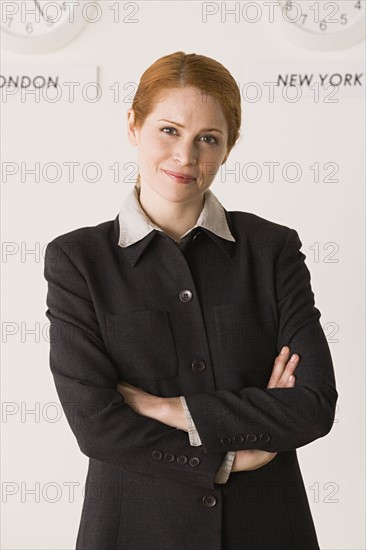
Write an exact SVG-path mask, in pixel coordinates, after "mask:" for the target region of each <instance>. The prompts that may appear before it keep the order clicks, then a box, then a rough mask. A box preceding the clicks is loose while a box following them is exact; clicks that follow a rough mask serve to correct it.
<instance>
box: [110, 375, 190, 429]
mask: <svg viewBox="0 0 366 550" xmlns="http://www.w3.org/2000/svg"><path fill="white" fill-rule="evenodd" d="M117 390H118V391H119V393H120V394H121V395H122V396H123V397H124V399H125V403H126V404H127V405H129V406H130V407H131V408H132V409H133V410H134V411H135V412H137V413H138V414H141V415H142V416H147V417H148V418H152V419H153V420H157V421H158V422H162V423H163V424H166V425H167V426H171V427H172V428H179V429H180V430H184V431H186V432H188V422H187V417H186V414H185V412H184V409H183V405H182V403H181V400H180V397H159V396H157V395H153V394H152V393H148V392H147V391H145V390H144V389H142V388H139V387H138V386H132V385H131V384H128V382H122V381H121V382H119V383H118V384H117Z"/></svg>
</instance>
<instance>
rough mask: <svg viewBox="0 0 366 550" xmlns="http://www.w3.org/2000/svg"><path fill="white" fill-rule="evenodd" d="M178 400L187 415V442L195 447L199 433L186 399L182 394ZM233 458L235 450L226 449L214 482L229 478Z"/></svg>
mask: <svg viewBox="0 0 366 550" xmlns="http://www.w3.org/2000/svg"><path fill="white" fill-rule="evenodd" d="M180 400H181V402H182V406H183V410H184V412H185V415H186V417H187V423H188V436H189V442H190V444H191V445H192V446H193V447H197V446H199V445H202V441H201V438H200V435H199V433H198V431H197V428H196V426H195V425H194V422H193V419H192V417H191V414H190V412H189V409H188V407H187V403H186V400H185V398H184V395H181V396H180ZM234 459H235V451H228V452H227V453H226V455H225V458H224V460H223V463H222V464H221V467H220V469H219V470H218V471H217V473H216V476H215V483H226V482H227V480H228V479H229V476H230V474H231V470H232V467H233V463H234Z"/></svg>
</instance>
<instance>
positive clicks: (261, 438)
mask: <svg viewBox="0 0 366 550" xmlns="http://www.w3.org/2000/svg"><path fill="white" fill-rule="evenodd" d="M259 439H260V440H261V441H264V442H265V443H267V442H268V441H269V440H270V439H271V436H270V435H269V434H267V433H264V434H260V436H259Z"/></svg>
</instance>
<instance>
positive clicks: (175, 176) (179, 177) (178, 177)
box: [163, 170, 196, 183]
mask: <svg viewBox="0 0 366 550" xmlns="http://www.w3.org/2000/svg"><path fill="white" fill-rule="evenodd" d="M163 172H165V174H166V175H167V176H169V177H170V178H171V179H172V180H174V181H177V182H179V183H189V182H190V181H195V180H196V178H195V177H193V176H190V175H189V174H180V173H179V172H171V171H170V170H163Z"/></svg>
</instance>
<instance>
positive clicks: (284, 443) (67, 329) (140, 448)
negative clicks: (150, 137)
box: [45, 211, 337, 550]
mask: <svg viewBox="0 0 366 550" xmlns="http://www.w3.org/2000/svg"><path fill="white" fill-rule="evenodd" d="M225 214H226V217H227V221H228V224H229V227H230V230H231V232H232V234H233V235H234V236H235V239H236V242H230V241H227V240H225V239H222V238H220V237H218V236H217V235H215V234H214V233H212V232H210V231H209V230H207V229H205V228H195V229H194V230H192V232H191V233H190V235H189V239H188V242H187V245H186V247H185V249H184V251H183V250H181V249H180V248H179V247H178V246H177V244H176V243H175V242H174V241H173V239H171V238H170V237H169V236H168V235H167V234H165V233H164V232H161V231H156V230H153V231H152V232H151V233H149V234H148V235H147V236H146V237H145V238H143V239H142V240H140V241H139V242H137V243H136V244H134V245H133V246H130V247H127V248H121V247H120V246H118V238H119V223H118V216H117V217H116V219H115V220H112V221H107V222H104V223H101V224H99V225H97V226H95V227H84V228H80V229H76V230H74V231H71V232H69V233H66V234H64V235H61V236H58V237H56V238H55V239H53V241H52V242H50V243H49V244H48V246H47V249H46V257H45V278H46V279H47V281H48V294H47V306H48V309H47V312H46V315H47V317H48V319H49V321H50V323H51V345H50V367H51V370H52V374H53V376H54V381H55V385H56V388H57V392H58V395H59V398H60V401H61V403H62V406H63V408H64V411H65V415H66V417H67V419H68V422H69V424H70V427H71V429H72V431H73V433H74V434H75V437H76V439H77V442H78V445H79V447H80V450H81V451H82V452H83V453H84V454H85V455H87V456H88V457H90V461H89V469H88V474H87V480H86V485H87V494H86V497H85V501H84V505H83V511H82V517H81V521H80V528H79V532H78V537H77V544H76V548H77V549H78V550H173V549H175V550H188V549H190V550H198V549H200V550H202V549H206V548H207V549H210V550H244V549H245V550H290V549H291V550H300V549H302V550H316V549H318V548H319V546H318V542H317V537H316V533H315V529H314V525H313V520H312V517H311V513H310V508H309V504H308V500H307V495H306V491H305V488H304V484H303V480H302V476H301V472H300V469H299V465H298V460H297V455H296V449H297V448H298V447H301V446H303V445H306V444H308V443H310V442H311V441H314V440H315V439H317V438H319V437H323V436H325V435H326V434H327V433H328V432H329V431H330V429H331V428H332V425H333V420H334V415H335V407H336V401H337V391H336V387H335V379H334V371H333V365H332V359H331V354H330V350H329V346H328V343H327V341H326V338H325V335H324V332H323V330H322V328H321V325H320V323H319V317H320V312H319V310H318V309H317V308H316V307H315V306H314V294H313V292H312V290H311V285H310V273H309V270H308V268H307V267H306V264H305V263H304V260H305V255H304V254H303V253H302V252H301V251H300V248H301V241H300V239H299V236H298V234H297V232H296V231H295V230H294V229H290V228H288V227H286V226H283V225H280V224H277V223H274V222H271V221H269V220H265V219H263V218H261V217H259V216H257V215H255V214H251V213H246V212H239V211H235V212H227V211H225ZM187 290H189V291H190V292H189V293H187V292H186V291H187ZM187 297H188V298H187ZM283 345H289V346H290V348H291V352H292V353H298V354H299V355H300V358H301V359H300V363H299V366H298V367H297V370H296V386H295V387H294V388H286V389H279V388H277V389H267V388H266V386H267V383H268V380H269V377H270V374H271V371H272V367H273V362H274V359H275V357H276V355H278V353H279V351H280V349H281V348H282V346H283ZM197 361H200V363H199V364H200V368H196V367H195V365H196V366H197V364H198V363H197ZM202 365H203V366H204V368H202ZM120 380H124V381H127V382H129V383H131V384H133V385H136V386H140V387H142V388H144V389H145V390H146V391H148V392H150V393H153V394H155V395H160V396H163V397H172V396H178V395H184V396H185V398H186V402H187V404H188V407H189V410H190V412H191V415H192V417H193V420H194V422H195V425H196V427H197V430H198V432H199V434H200V437H201V440H202V447H192V446H191V445H190V444H189V440H188V435H187V433H186V432H185V431H183V430H178V429H175V428H171V427H169V426H167V425H165V424H162V423H160V422H157V421H155V420H153V419H150V418H147V417H144V416H142V415H139V414H138V413H136V412H134V411H133V410H132V408H131V407H129V406H128V405H127V404H126V403H124V399H123V397H122V395H121V394H120V393H119V392H118V391H117V389H116V385H117V382H118V381H120ZM241 449H263V450H267V451H272V452H273V451H276V452H278V455H277V456H276V457H275V458H274V459H273V460H272V461H271V462H270V463H268V464H267V465H266V466H264V467H262V468H260V469H258V470H254V471H249V472H236V473H231V474H230V477H229V480H228V481H227V483H226V484H224V485H219V484H217V483H214V481H213V480H214V477H215V473H216V471H217V470H218V468H219V467H220V465H221V463H222V461H223V459H224V456H225V454H226V453H227V451H229V450H234V451H236V450H241Z"/></svg>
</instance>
